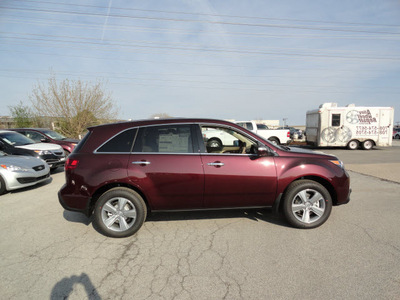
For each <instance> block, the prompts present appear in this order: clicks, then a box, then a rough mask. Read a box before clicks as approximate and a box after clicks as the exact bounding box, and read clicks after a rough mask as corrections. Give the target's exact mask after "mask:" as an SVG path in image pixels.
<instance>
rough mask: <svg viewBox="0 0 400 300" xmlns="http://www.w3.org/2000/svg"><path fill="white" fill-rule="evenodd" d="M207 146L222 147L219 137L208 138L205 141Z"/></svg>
mask: <svg viewBox="0 0 400 300" xmlns="http://www.w3.org/2000/svg"><path fill="white" fill-rule="evenodd" d="M207 147H208V148H215V149H222V142H221V141H220V140H219V139H214V138H213V139H210V140H208V141H207Z"/></svg>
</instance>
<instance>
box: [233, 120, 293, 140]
mask: <svg viewBox="0 0 400 300" xmlns="http://www.w3.org/2000/svg"><path fill="white" fill-rule="evenodd" d="M235 123H236V124H238V125H240V126H242V127H244V128H246V129H247V130H250V131H251V132H254V133H256V134H258V135H259V136H261V137H263V138H264V139H267V140H269V141H270V142H271V143H273V144H275V145H279V144H285V145H287V144H289V143H290V142H291V141H292V140H291V139H290V130H287V129H269V128H268V126H267V125H265V124H258V123H256V122H254V121H236V122H235Z"/></svg>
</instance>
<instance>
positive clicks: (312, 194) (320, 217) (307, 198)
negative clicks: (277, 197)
mask: <svg viewBox="0 0 400 300" xmlns="http://www.w3.org/2000/svg"><path fill="white" fill-rule="evenodd" d="M331 210H332V198H331V195H330V194H329V192H328V191H327V189H326V188H325V187H323V186H322V185H321V184H319V183H318V182H315V181H312V180H299V181H295V182H293V183H292V184H290V185H289V187H288V190H287V192H286V194H285V197H284V202H283V214H284V215H285V217H286V220H287V221H288V222H289V223H290V224H291V225H292V226H294V227H297V228H315V227H318V226H320V225H322V224H323V223H325V221H326V220H327V219H328V217H329V215H330V213H331Z"/></svg>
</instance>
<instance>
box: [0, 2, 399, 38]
mask: <svg viewBox="0 0 400 300" xmlns="http://www.w3.org/2000/svg"><path fill="white" fill-rule="evenodd" d="M0 8H2V9H7V10H16V11H27V12H37V13H50V14H67V15H80V16H92V17H106V16H108V17H109V18H110V17H112V18H124V19H137V20H151V21H169V22H185V23H188V22H192V23H207V24H217V25H232V26H246V27H258V28H260V27H261V28H280V29H301V30H318V31H328V32H353V33H369V34H388V35H400V33H397V32H388V31H368V30H354V29H334V28H321V27H320V28H317V27H308V26H294V25H291V26H290V25H276V24H257V23H240V22H223V21H211V20H194V19H178V18H162V17H146V16H129V15H121V14H108V15H107V14H102V13H94V12H92V13H88V12H79V11H61V10H51V9H35V8H15V7H7V6H0Z"/></svg>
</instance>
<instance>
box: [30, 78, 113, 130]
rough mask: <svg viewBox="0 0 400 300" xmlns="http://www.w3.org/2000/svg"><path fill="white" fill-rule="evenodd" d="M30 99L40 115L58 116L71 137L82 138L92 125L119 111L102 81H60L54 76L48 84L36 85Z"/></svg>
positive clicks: (108, 119)
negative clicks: (81, 135) (80, 136)
mask: <svg viewBox="0 0 400 300" xmlns="http://www.w3.org/2000/svg"><path fill="white" fill-rule="evenodd" d="M30 99H31V101H32V104H33V107H34V109H35V110H36V114H38V115H41V116H46V117H51V118H55V119H56V120H57V121H58V124H59V128H58V130H59V131H60V132H61V133H63V134H64V135H66V136H69V137H78V136H79V135H80V134H82V133H84V131H85V129H86V128H87V127H89V126H93V125H98V124H101V123H105V122H110V121H112V120H114V119H115V118H116V116H117V114H118V110H117V109H116V107H115V106H114V104H113V102H112V99H111V96H110V94H108V93H106V92H105V90H104V88H103V83H102V82H96V83H94V84H92V83H90V82H83V81H81V80H68V79H65V80H62V81H60V82H57V80H56V78H55V76H54V75H53V76H51V77H50V78H49V79H48V82H47V85H45V84H40V83H38V84H37V85H36V86H35V87H34V89H33V91H32V95H31V96H30Z"/></svg>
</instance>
